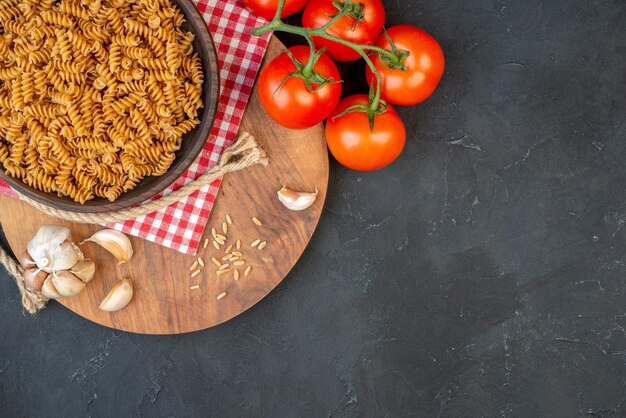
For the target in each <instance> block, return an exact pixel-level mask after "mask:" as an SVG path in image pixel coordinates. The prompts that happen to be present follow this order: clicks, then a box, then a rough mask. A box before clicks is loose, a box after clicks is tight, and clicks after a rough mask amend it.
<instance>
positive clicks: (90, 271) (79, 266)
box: [70, 258, 96, 283]
mask: <svg viewBox="0 0 626 418" xmlns="http://www.w3.org/2000/svg"><path fill="white" fill-rule="evenodd" d="M70 272H72V273H74V275H75V276H76V277H78V278H79V279H81V280H82V281H83V282H85V283H89V281H90V280H91V279H93V275H94V274H95V272H96V264H95V263H94V262H93V261H91V260H90V259H88V258H85V259H84V260H81V261H79V262H78V263H76V264H74V266H73V267H72V268H71V269H70Z"/></svg>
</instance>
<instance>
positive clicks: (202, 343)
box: [0, 0, 626, 417]
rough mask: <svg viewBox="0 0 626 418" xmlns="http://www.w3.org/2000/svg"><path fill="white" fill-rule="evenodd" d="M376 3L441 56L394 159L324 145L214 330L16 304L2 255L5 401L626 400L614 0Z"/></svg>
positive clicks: (240, 407)
mask: <svg viewBox="0 0 626 418" xmlns="http://www.w3.org/2000/svg"><path fill="white" fill-rule="evenodd" d="M385 3H386V7H387V11H388V16H387V24H388V25H393V24H396V23H410V24H413V25H417V26H420V27H422V28H423V29H425V30H426V31H428V32H429V33H431V34H432V35H433V36H434V37H435V38H436V39H438V40H439V42H440V43H441V45H442V47H443V49H444V52H445V55H446V63H447V65H446V71H445V74H444V78H443V80H442V82H441V84H440V87H439V89H438V90H437V92H436V93H435V95H434V96H433V97H432V98H431V99H429V100H428V101H427V102H425V103H424V104H422V105H420V106H418V107H413V108H402V109H400V114H401V116H402V117H403V119H404V120H405V122H406V126H407V129H408V142H407V146H406V148H405V150H404V153H403V154H402V156H401V157H400V158H399V160H398V161H397V162H396V163H394V164H393V165H392V166H390V167H389V168H387V169H384V170H381V171H378V172H374V173H359V172H354V171H349V170H346V169H344V168H342V167H340V166H338V165H337V164H336V163H333V164H332V166H331V178H330V190H329V196H328V200H327V202H326V207H325V211H324V214H323V217H322V220H321V222H320V225H319V228H318V230H317V232H316V234H315V236H314V237H313V239H312V241H311V244H310V246H309V248H308V249H307V251H306V252H305V254H304V255H303V257H302V259H301V260H300V262H299V263H298V264H297V266H296V267H295V269H294V270H293V271H292V272H291V274H290V275H289V276H288V277H287V278H286V279H285V281H284V282H283V283H282V284H281V285H280V286H279V287H278V288H277V289H276V290H275V291H274V292H272V293H271V294H270V295H269V296H268V297H267V298H266V299H264V300H263V301H261V302H260V303H259V304H258V305H256V306H255V307H254V308H252V309H250V310H249V311H247V312H245V313H244V314H242V315H241V316H239V317H237V318H235V319H234V320H231V321H229V322H227V323H226V324H224V325H221V326H219V327H216V328H214V329H209V330H206V331H201V332H196V333H192V334H187V335H180V336H171V337H155V336H141V335H132V334H126V333H123V332H117V331H113V330H110V329H107V328H103V327H101V326H98V325H95V324H92V323H90V322H88V321H87V320H84V319H82V318H80V317H78V316H77V315H75V314H73V313H71V312H70V311H68V310H66V309H65V308H63V307H61V306H60V305H58V304H56V303H51V304H50V306H49V307H48V308H46V309H45V310H44V311H43V312H42V313H40V314H39V315H37V316H36V317H30V316H27V315H24V314H23V313H22V310H21V307H20V301H19V297H18V293H17V290H16V287H15V285H14V284H13V283H12V282H11V280H10V279H9V278H8V276H7V275H6V273H5V272H4V271H2V273H1V274H0V276H2V277H0V415H2V416H7V417H17V416H34V417H52V416H55V417H56V416H58V417H74V416H110V417H130V416H151V417H152V416H163V417H165V416H177V417H181V416H194V417H195V416H216V417H217V416H236V417H245V416H267V417H309V416H311V417H322V416H333V417H355V416H374V417H383V416H388V417H400V416H442V417H466V416H467V417H475V416H487V417H500V416H502V417H519V416H528V417H540V416H551V417H574V416H590V417H607V416H620V417H623V416H626V388H625V383H626V286H625V277H626V265H625V263H626V252H625V250H626V228H624V226H625V224H626V166H625V164H624V159H625V157H626V142H625V139H626V138H625V137H626V126H625V124H624V115H625V114H626V99H625V94H626V93H625V92H626V64H625V61H626V25H625V22H626V5H625V3H624V1H623V0H596V1H594V0H591V1H590V0H569V1H565V0H562V1H556V0H554V1H539V0H526V1H516V0H480V1H467V0H450V1H421V0H414V1H400V0H393V1H386V2H385ZM289 41H291V40H289ZM342 70H343V73H344V76H345V77H346V78H350V79H352V81H348V82H347V83H346V84H345V91H346V92H357V91H358V92H361V91H365V87H364V85H363V77H362V65H351V66H347V67H344V68H343V69H342ZM354 74H358V75H357V76H354ZM153 279H158V278H153Z"/></svg>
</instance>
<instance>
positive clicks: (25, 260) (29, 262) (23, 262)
mask: <svg viewBox="0 0 626 418" xmlns="http://www.w3.org/2000/svg"><path fill="white" fill-rule="evenodd" d="M17 261H18V262H19V263H20V266H22V267H23V268H24V270H27V269H31V268H33V267H35V266H36V264H35V261H34V260H33V259H32V257H31V256H30V254H28V250H24V252H23V253H22V254H21V255H20V256H19V258H18V259H17Z"/></svg>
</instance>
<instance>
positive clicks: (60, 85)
mask: <svg viewBox="0 0 626 418" xmlns="http://www.w3.org/2000/svg"><path fill="white" fill-rule="evenodd" d="M183 18H184V16H183V14H182V13H181V12H180V10H179V9H178V8H177V6H176V5H174V4H172V3H171V2H170V0H82V1H80V0H74V1H70V0H61V1H55V0H0V28H1V30H2V34H1V35H0V162H1V163H2V165H3V167H4V170H5V172H6V173H7V174H9V175H10V176H13V177H16V178H20V179H22V181H23V182H24V183H26V184H28V185H30V186H32V187H35V188H37V189H39V190H43V191H45V192H55V193H57V194H58V195H59V196H69V197H70V198H72V199H74V200H75V201H77V202H80V203H84V202H85V201H87V200H89V199H92V198H94V197H95V196H100V197H104V198H107V199H109V200H110V201H114V200H115V199H117V198H118V197H119V196H120V194H122V193H123V192H125V191H128V190H130V189H133V188H134V187H135V186H136V185H137V183H138V182H139V181H140V180H141V179H142V178H144V177H146V176H151V175H152V176H158V175H162V174H164V173H165V172H166V171H167V170H168V168H169V167H170V165H171V164H172V162H173V161H174V159H175V152H176V151H177V150H178V149H179V148H180V146H181V142H182V136H183V134H185V133H186V132H188V131H189V130H191V129H193V128H194V127H195V126H196V125H197V124H199V120H198V109H199V108H201V107H202V99H201V93H202V80H203V75H202V66H201V63H200V59H199V58H198V55H197V54H196V53H194V52H193V47H192V45H191V43H192V41H193V39H194V35H193V34H192V33H190V32H186V31H184V30H183V29H182V28H181V24H182V22H183Z"/></svg>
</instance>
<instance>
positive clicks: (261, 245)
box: [257, 241, 267, 250]
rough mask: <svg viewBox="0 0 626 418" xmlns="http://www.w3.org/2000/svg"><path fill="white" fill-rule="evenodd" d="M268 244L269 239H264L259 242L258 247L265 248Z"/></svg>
mask: <svg viewBox="0 0 626 418" xmlns="http://www.w3.org/2000/svg"><path fill="white" fill-rule="evenodd" d="M266 245H267V241H263V242H262V243H260V244H259V246H258V247H257V248H258V249H259V250H262V249H263V248H265V246H266Z"/></svg>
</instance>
